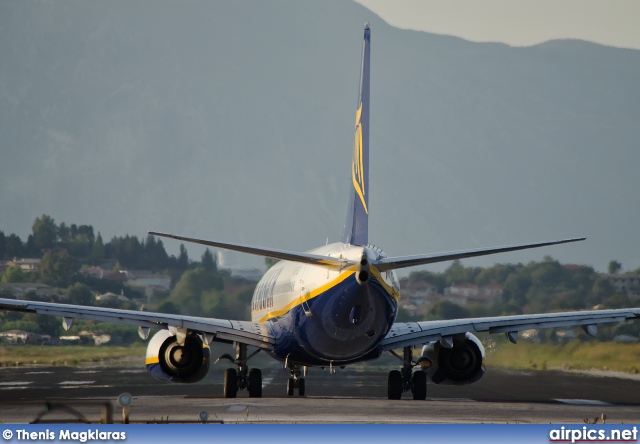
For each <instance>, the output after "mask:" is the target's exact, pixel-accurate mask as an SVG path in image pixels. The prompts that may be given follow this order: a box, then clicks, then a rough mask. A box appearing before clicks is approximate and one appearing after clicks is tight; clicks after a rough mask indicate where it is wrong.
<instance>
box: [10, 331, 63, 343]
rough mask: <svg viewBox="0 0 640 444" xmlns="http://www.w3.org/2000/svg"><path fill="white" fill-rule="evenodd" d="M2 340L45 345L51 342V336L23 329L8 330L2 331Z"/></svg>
mask: <svg viewBox="0 0 640 444" xmlns="http://www.w3.org/2000/svg"><path fill="white" fill-rule="evenodd" d="M0 340H2V342H5V343H7V344H32V345H44V344H50V343H51V336H50V335H41V334H38V333H31V332H28V331H22V330H8V331H3V332H0Z"/></svg>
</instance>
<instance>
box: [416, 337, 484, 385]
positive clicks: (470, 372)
mask: <svg viewBox="0 0 640 444" xmlns="http://www.w3.org/2000/svg"><path fill="white" fill-rule="evenodd" d="M450 340H451V342H450V343H449V344H447V342H446V341H445V340H443V341H436V342H430V343H428V344H427V345H425V346H424V347H422V353H421V358H420V360H419V362H420V363H421V365H422V367H423V369H424V370H425V371H426V373H427V378H428V379H429V381H431V382H432V383H434V384H446V385H466V384H473V383H474V382H476V381H478V380H479V379H480V378H482V375H484V359H485V354H484V347H483V346H482V343H481V342H480V340H479V339H478V338H477V337H475V336H474V335H472V334H471V333H465V334H464V335H462V334H460V335H455V336H453V337H452V338H450ZM443 343H444V345H443ZM445 345H452V347H446V346H445Z"/></svg>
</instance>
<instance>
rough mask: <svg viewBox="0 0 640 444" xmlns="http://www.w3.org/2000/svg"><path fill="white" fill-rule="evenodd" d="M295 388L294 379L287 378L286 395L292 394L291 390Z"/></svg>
mask: <svg viewBox="0 0 640 444" xmlns="http://www.w3.org/2000/svg"><path fill="white" fill-rule="evenodd" d="M295 388H296V381H295V379H293V378H289V379H287V396H293V392H294V390H295Z"/></svg>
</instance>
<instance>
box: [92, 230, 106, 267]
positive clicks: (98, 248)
mask: <svg viewBox="0 0 640 444" xmlns="http://www.w3.org/2000/svg"><path fill="white" fill-rule="evenodd" d="M106 251H107V250H106V248H105V246H104V242H103V241H102V236H100V232H99V231H98V237H96V241H95V242H94V243H93V246H92V247H91V259H92V260H93V261H100V260H102V259H104V258H105V256H106Z"/></svg>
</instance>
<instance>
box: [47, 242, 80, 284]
mask: <svg viewBox="0 0 640 444" xmlns="http://www.w3.org/2000/svg"><path fill="white" fill-rule="evenodd" d="M38 270H39V273H40V279H41V280H42V282H44V283H45V284H48V285H53V286H56V287H67V286H69V284H70V283H71V279H72V277H73V275H75V274H76V273H77V272H78V271H79V270H80V263H79V262H78V261H76V260H75V259H73V258H72V257H71V256H69V253H67V252H66V251H65V250H57V251H47V252H46V253H45V254H44V255H43V256H42V260H41V261H40V265H39V267H38Z"/></svg>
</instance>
